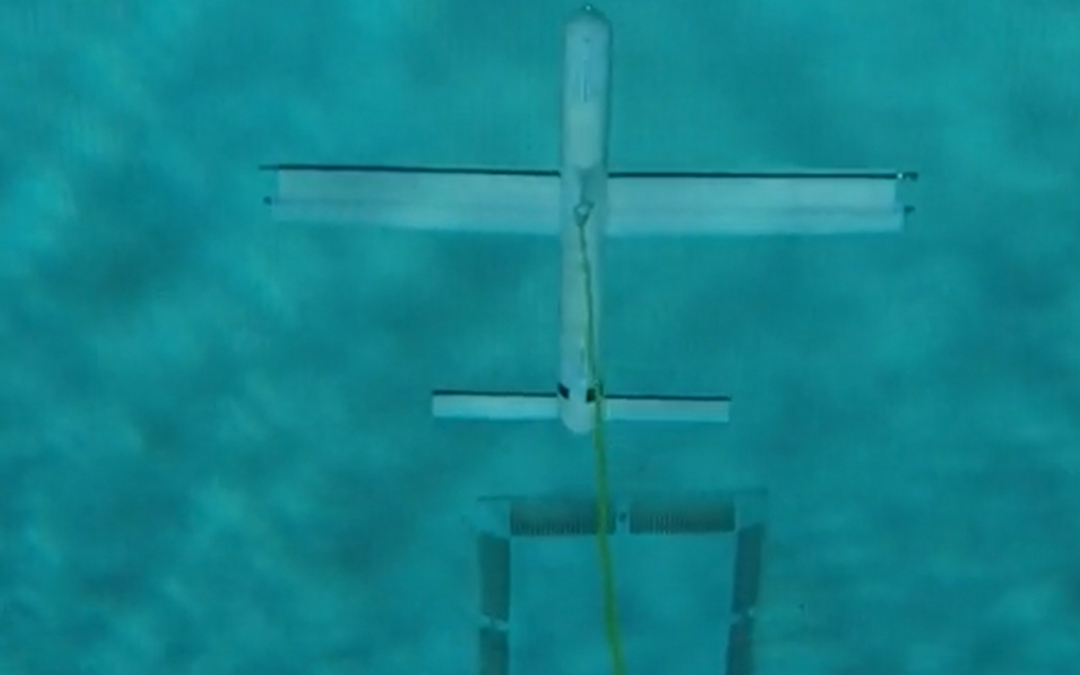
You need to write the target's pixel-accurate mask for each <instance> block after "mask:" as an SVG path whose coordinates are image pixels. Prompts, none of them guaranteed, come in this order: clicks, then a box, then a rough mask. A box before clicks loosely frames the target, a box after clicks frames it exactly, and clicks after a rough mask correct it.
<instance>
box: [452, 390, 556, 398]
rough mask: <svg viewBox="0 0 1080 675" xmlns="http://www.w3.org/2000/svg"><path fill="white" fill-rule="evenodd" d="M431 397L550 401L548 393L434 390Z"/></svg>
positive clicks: (550, 395)
mask: <svg viewBox="0 0 1080 675" xmlns="http://www.w3.org/2000/svg"><path fill="white" fill-rule="evenodd" d="M431 394H432V396H517V397H521V398H538V399H550V398H554V396H553V395H552V394H550V393H541V392H535V391H480V390H478V389H436V390H435V391H433V392H431Z"/></svg>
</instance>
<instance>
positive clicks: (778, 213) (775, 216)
mask: <svg viewBox="0 0 1080 675" xmlns="http://www.w3.org/2000/svg"><path fill="white" fill-rule="evenodd" d="M915 178H916V174H914V173H906V172H896V171H892V172H868V173H850V172H848V173H844V172H813V173H666V174H655V173H612V174H611V176H610V181H609V183H608V190H609V192H608V198H609V207H610V211H609V220H608V225H607V232H608V234H610V235H612V236H635V235H650V236H654V235H665V234H668V235H687V234H699V235H707V234H716V235H767V234H773V235H775V234H843V233H849V232H889V231H895V230H899V229H901V228H902V227H903V224H904V217H905V216H906V215H907V214H908V213H909V212H910V211H911V210H912V207H910V206H907V205H905V204H904V203H903V202H902V201H901V199H900V195H899V186H900V184H902V183H904V182H907V181H912V180H915Z"/></svg>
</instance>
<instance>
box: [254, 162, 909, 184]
mask: <svg viewBox="0 0 1080 675" xmlns="http://www.w3.org/2000/svg"><path fill="white" fill-rule="evenodd" d="M259 170H260V171H325V172H327V173H332V172H335V171H371V172H375V171H380V172H385V173H405V174H408V173H422V174H466V175H476V176H545V177H549V178H550V177H556V176H558V175H559V172H558V171H555V170H550V169H493V168H481V167H438V166H389V165H380V164H263V165H261V166H260V167H259ZM608 175H609V176H610V177H611V178H777V179H782V178H822V179H826V178H865V179H871V180H909V181H914V180H917V179H918V177H919V174H918V173H917V172H915V171H771V172H770V171H612V172H610V173H609V174H608Z"/></svg>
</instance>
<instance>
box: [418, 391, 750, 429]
mask: <svg viewBox="0 0 1080 675" xmlns="http://www.w3.org/2000/svg"><path fill="white" fill-rule="evenodd" d="M730 407H731V399H730V398H729V397H727V396H613V395H610V394H608V395H605V396H604V413H605V419H606V420H608V421H611V422H681V423H711V424H716V423H725V422H727V421H728V420H729V417H730ZM431 412H432V414H433V415H434V416H435V417H437V418H442V419H474V420H492V421H537V420H557V419H559V398H558V396H557V395H556V394H541V393H522V392H506V393H494V392H473V391H436V392H435V393H434V394H433V395H432V397H431Z"/></svg>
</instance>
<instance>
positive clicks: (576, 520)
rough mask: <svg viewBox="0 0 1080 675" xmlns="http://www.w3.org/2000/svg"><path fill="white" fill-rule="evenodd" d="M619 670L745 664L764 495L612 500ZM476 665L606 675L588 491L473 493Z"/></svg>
mask: <svg viewBox="0 0 1080 675" xmlns="http://www.w3.org/2000/svg"><path fill="white" fill-rule="evenodd" d="M610 513H611V517H610V520H609V522H608V523H607V529H608V532H609V533H610V534H611V540H610V541H611V549H612V555H613V559H614V577H615V586H616V589H617V595H618V617H619V628H620V633H621V636H622V644H623V649H624V652H625V656H626V663H627V672H628V675H656V674H657V673H663V674H664V675H750V674H751V673H752V672H753V658H752V646H753V643H752V637H753V628H754V606H755V604H756V602H757V599H758V587H759V580H760V575H761V560H762V546H763V542H764V532H765V493H764V492H763V491H744V492H734V493H732V492H728V493H707V494H706V493H698V494H662V493H656V494H646V495H631V496H625V497H618V498H615V499H613V500H612V508H611V511H610ZM475 522H476V527H477V545H478V560H479V566H480V626H479V675H596V673H605V672H610V669H611V665H610V655H609V650H608V643H607V638H606V633H605V623H604V616H603V598H602V591H601V589H602V584H601V579H600V564H599V559H598V552H597V542H596V535H597V520H596V502H595V498H591V497H588V496H580V495H579V496H564V495H552V496H543V497H499V498H490V499H484V500H481V501H480V503H479V504H478V512H477V514H476V521H475Z"/></svg>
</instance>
